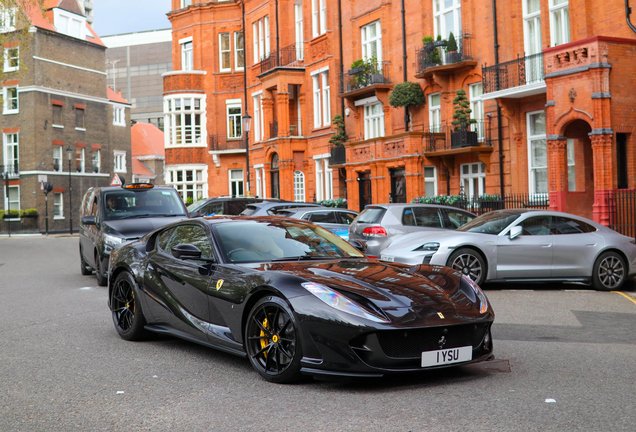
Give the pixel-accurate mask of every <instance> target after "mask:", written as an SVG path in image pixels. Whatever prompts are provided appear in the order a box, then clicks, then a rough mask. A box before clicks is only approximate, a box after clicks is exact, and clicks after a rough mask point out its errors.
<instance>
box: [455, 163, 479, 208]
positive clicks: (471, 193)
mask: <svg viewBox="0 0 636 432" xmlns="http://www.w3.org/2000/svg"><path fill="white" fill-rule="evenodd" d="M465 166H467V167H468V173H466V174H464V167H465ZM475 166H477V167H478V169H477V172H473V167H475ZM474 180H477V190H474V189H475V182H474ZM465 182H467V184H468V188H466V187H464V184H465ZM459 184H460V187H463V189H464V195H465V196H466V197H468V198H472V199H475V198H478V197H479V196H481V195H483V194H484V193H486V165H485V164H484V163H483V162H470V163H465V164H460V165H459ZM466 189H468V190H466Z"/></svg>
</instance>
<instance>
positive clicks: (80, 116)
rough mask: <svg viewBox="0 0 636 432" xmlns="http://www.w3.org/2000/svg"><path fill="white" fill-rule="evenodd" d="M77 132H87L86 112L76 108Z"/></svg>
mask: <svg viewBox="0 0 636 432" xmlns="http://www.w3.org/2000/svg"><path fill="white" fill-rule="evenodd" d="M75 130H76V131H82V132H85V131H86V110H85V109H84V108H77V107H75Z"/></svg>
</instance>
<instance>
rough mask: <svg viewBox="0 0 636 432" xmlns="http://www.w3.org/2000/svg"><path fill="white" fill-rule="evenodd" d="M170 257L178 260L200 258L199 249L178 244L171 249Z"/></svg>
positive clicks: (189, 245)
mask: <svg viewBox="0 0 636 432" xmlns="http://www.w3.org/2000/svg"><path fill="white" fill-rule="evenodd" d="M172 256H174V257H175V258H178V259H198V258H201V249H199V248H198V247H196V246H194V245H191V244H180V245H176V246H174V247H173V248H172Z"/></svg>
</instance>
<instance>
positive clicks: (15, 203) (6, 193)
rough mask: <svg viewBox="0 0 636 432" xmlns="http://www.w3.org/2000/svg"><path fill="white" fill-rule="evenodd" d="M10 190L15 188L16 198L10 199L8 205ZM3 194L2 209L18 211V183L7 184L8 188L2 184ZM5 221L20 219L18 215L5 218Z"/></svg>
mask: <svg viewBox="0 0 636 432" xmlns="http://www.w3.org/2000/svg"><path fill="white" fill-rule="evenodd" d="M11 190H15V191H16V196H17V199H16V200H13V201H11V204H10V205H9V199H10V197H9V196H10V194H11ZM3 192H4V193H3V194H2V195H3V196H4V209H5V211H6V210H11V211H14V210H17V211H18V212H19V211H20V204H21V203H20V185H19V184H17V185H9V188H8V189H7V186H6V185H4V190H3ZM6 220H7V221H12V220H20V217H17V218H10V219H6Z"/></svg>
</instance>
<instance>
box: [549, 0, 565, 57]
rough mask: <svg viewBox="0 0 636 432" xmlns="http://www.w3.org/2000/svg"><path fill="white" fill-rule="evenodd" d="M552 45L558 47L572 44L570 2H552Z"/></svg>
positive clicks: (553, 0) (552, 0) (554, 0)
mask: <svg viewBox="0 0 636 432" xmlns="http://www.w3.org/2000/svg"><path fill="white" fill-rule="evenodd" d="M549 4H550V45H551V46H557V45H563V44H566V43H568V42H570V12H569V10H570V6H569V5H570V2H569V1H568V0H564V1H562V2H561V3H557V2H556V0H550V3H549ZM559 19H560V25H559Z"/></svg>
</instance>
